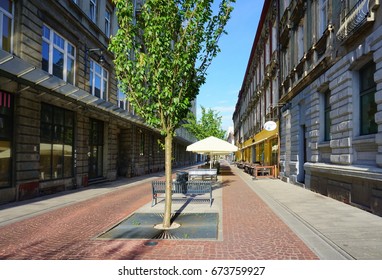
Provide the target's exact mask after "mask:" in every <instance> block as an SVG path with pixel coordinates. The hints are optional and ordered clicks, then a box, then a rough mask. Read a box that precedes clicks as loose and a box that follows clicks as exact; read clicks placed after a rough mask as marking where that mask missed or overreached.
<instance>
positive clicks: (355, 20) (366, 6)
mask: <svg viewBox="0 0 382 280" xmlns="http://www.w3.org/2000/svg"><path fill="white" fill-rule="evenodd" d="M370 4H371V5H372V7H370ZM376 6H379V1H370V0H360V1H358V2H357V4H355V6H354V7H353V8H352V9H351V10H350V11H349V12H348V13H347V14H346V15H345V16H344V17H342V19H341V26H340V28H339V29H338V32H337V35H336V36H337V38H338V39H339V40H341V41H343V40H345V39H347V38H349V37H350V36H351V35H352V34H353V33H355V32H356V31H357V30H358V29H359V28H360V27H361V26H363V25H364V24H365V23H366V22H367V21H373V20H374V17H372V16H371V11H374V9H375V8H376ZM345 8H346V7H344V9H345ZM344 11H345V10H344Z"/></svg>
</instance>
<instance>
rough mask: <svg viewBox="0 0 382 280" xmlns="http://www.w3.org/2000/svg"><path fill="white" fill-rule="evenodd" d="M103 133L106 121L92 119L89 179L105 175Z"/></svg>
mask: <svg viewBox="0 0 382 280" xmlns="http://www.w3.org/2000/svg"><path fill="white" fill-rule="evenodd" d="M103 133H104V123H103V122H102V121H98V120H95V119H90V131H89V151H88V157H89V179H93V178H97V177H102V176H103Z"/></svg>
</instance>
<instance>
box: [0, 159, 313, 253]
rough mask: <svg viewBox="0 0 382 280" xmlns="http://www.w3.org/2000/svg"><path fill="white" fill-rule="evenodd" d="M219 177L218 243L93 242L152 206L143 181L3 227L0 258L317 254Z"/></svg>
mask: <svg viewBox="0 0 382 280" xmlns="http://www.w3.org/2000/svg"><path fill="white" fill-rule="evenodd" d="M239 172H240V171H239ZM221 180H222V190H221V191H222V198H215V200H214V204H215V206H214V207H216V206H217V205H219V206H221V212H222V213H220V215H221V216H222V225H221V226H222V231H223V232H222V236H220V238H219V240H217V241H196V240H190V241H188V240H159V241H158V244H157V245H156V246H146V245H145V243H146V242H147V240H96V239H95V237H96V236H98V235H99V234H100V233H102V232H103V231H105V230H107V229H108V228H110V227H111V226H113V225H115V224H116V223H117V222H119V221H120V220H122V219H123V218H125V217H127V216H128V215H130V214H132V213H133V212H134V211H136V210H137V209H139V208H140V207H142V206H144V205H145V204H151V195H150V194H151V189H150V183H149V182H145V183H139V184H135V185H134V186H131V187H125V188H118V189H117V190H115V191H111V192H108V193H105V194H103V195H98V196H96V197H94V198H91V199H88V200H85V201H82V202H78V203H70V204H69V202H68V205H67V206H63V207H60V208H58V209H54V210H52V211H48V212H46V213H43V214H40V215H36V216H34V217H31V218H27V219H25V220H21V221H18V222H14V223H10V224H7V225H5V226H2V227H1V228H0V248H1V249H0V258H1V259H163V260H165V259H236V260H238V259H316V258H317V256H316V255H315V254H314V253H313V252H312V251H311V250H310V249H309V248H308V247H307V246H306V245H305V244H304V242H302V241H301V239H300V238H298V237H297V236H296V234H294V233H293V231H292V230H291V229H290V228H288V226H287V225H286V224H285V223H284V222H282V221H281V220H280V218H278V217H277V215H276V214H274V213H273V212H272V211H271V209H270V208H269V207H268V206H267V205H266V204H265V203H264V202H263V201H262V200H261V199H260V198H259V197H258V196H257V195H256V194H255V193H254V192H253V191H252V190H251V189H250V188H249V187H248V186H247V185H246V184H245V182H244V181H243V180H242V179H241V178H240V177H239V176H237V175H235V174H234V173H232V172H231V170H230V168H229V167H228V166H227V167H224V168H223V172H222V176H221ZM105 187H106V188H107V187H108V186H105ZM99 188H102V187H99ZM83 192H85V191H83ZM214 192H215V191H214ZM63 198H64V197H63V196H62V199H63ZM220 199H221V201H219V200H220ZM37 203H38V202H37ZM40 203H41V202H40ZM158 206H160V204H158ZM190 206H191V207H192V202H191V203H190ZM197 207H198V208H209V205H208V204H203V203H202V204H200V203H198V204H197ZM16 208H17V207H15V209H13V210H14V211H15V210H16ZM157 209H158V208H155V211H158V210H157ZM5 210H7V209H4V210H1V212H3V211H5ZM11 210H12V208H11ZM153 211H154V209H153ZM1 212H0V213H1Z"/></svg>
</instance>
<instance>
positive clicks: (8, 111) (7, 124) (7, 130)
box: [0, 91, 13, 188]
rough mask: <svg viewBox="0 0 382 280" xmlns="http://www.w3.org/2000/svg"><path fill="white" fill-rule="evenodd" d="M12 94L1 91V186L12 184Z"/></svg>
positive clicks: (5, 186)
mask: <svg viewBox="0 0 382 280" xmlns="http://www.w3.org/2000/svg"><path fill="white" fill-rule="evenodd" d="M12 108H13V98H12V95H11V94H9V93H6V92H2V91H0V188H7V187H10V186H11V174H12V172H11V171H12V170H11V168H12V160H11V159H12V128H13V125H12Z"/></svg>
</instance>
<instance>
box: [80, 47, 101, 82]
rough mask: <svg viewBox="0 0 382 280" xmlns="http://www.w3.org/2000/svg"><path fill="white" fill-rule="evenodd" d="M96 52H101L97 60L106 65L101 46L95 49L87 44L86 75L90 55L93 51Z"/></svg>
mask: <svg viewBox="0 0 382 280" xmlns="http://www.w3.org/2000/svg"><path fill="white" fill-rule="evenodd" d="M93 52H94V53H95V52H99V54H97V55H98V60H97V62H98V63H99V64H100V65H104V64H105V57H104V55H103V50H102V49H100V48H94V49H88V48H87V47H86V46H85V76H86V74H87V70H88V63H89V62H90V61H89V56H90V54H91V53H93Z"/></svg>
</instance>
